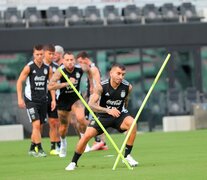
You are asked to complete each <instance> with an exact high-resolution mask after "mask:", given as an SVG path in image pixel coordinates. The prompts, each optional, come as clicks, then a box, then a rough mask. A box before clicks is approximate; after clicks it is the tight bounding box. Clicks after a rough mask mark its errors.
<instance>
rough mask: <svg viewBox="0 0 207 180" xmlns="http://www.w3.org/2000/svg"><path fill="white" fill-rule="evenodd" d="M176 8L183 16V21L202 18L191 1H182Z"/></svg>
mask: <svg viewBox="0 0 207 180" xmlns="http://www.w3.org/2000/svg"><path fill="white" fill-rule="evenodd" d="M178 9H179V11H180V14H181V15H182V16H183V20H184V22H194V21H200V20H201V19H202V17H200V16H199V15H198V13H197V12H196V9H195V6H194V5H193V4H192V3H191V2H186V3H182V4H181V5H180V7H179V8H178Z"/></svg>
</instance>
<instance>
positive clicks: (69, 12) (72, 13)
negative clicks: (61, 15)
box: [65, 6, 86, 26]
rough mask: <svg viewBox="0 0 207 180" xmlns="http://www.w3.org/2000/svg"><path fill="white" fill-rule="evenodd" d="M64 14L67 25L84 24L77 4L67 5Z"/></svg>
mask: <svg viewBox="0 0 207 180" xmlns="http://www.w3.org/2000/svg"><path fill="white" fill-rule="evenodd" d="M65 15H66V18H67V21H68V24H69V26H76V25H84V24H86V22H85V21H84V18H83V11H82V10H81V9H79V8H78V7H77V6H71V7H68V8H67V9H66V11H65Z"/></svg>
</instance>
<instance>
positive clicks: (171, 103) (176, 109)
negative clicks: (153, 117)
mask: <svg viewBox="0 0 207 180" xmlns="http://www.w3.org/2000/svg"><path fill="white" fill-rule="evenodd" d="M167 114H168V115H170V116H173V115H174V116H175V115H184V114H186V112H185V111H184V101H183V98H182V93H181V91H179V90H178V89H176V88H171V89H169V90H168V91H167Z"/></svg>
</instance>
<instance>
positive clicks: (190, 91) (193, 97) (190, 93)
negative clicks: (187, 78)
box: [184, 87, 201, 114]
mask: <svg viewBox="0 0 207 180" xmlns="http://www.w3.org/2000/svg"><path fill="white" fill-rule="evenodd" d="M184 101H185V111H186V113H187V114H193V104H196V103H200V102H201V101H200V93H199V91H198V90H197V89H196V88H195V87H188V88H186V90H185V94H184Z"/></svg>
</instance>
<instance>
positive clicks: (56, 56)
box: [53, 45, 64, 66]
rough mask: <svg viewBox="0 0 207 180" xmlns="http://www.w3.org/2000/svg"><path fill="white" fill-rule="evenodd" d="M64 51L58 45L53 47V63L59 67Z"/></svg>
mask: <svg viewBox="0 0 207 180" xmlns="http://www.w3.org/2000/svg"><path fill="white" fill-rule="evenodd" d="M63 55H64V49H63V47H62V46H60V45H56V46H55V54H54V59H53V60H54V61H55V62H56V63H57V64H58V65H59V66H60V65H61V64H62V63H63Z"/></svg>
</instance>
